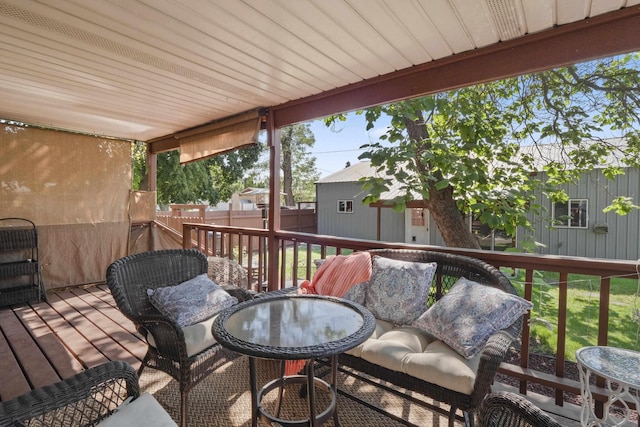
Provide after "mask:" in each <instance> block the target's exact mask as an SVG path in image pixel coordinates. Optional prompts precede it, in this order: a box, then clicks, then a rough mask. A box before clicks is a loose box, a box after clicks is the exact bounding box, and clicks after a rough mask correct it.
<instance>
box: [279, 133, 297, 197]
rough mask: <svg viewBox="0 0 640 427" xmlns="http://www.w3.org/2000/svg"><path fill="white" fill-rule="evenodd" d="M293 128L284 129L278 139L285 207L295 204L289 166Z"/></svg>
mask: <svg viewBox="0 0 640 427" xmlns="http://www.w3.org/2000/svg"><path fill="white" fill-rule="evenodd" d="M292 134H293V127H292V126H289V127H287V128H285V130H284V131H283V132H282V136H281V137H280V143H281V144H282V145H281V147H282V151H281V154H282V191H284V193H285V196H284V200H285V206H295V204H296V202H295V200H294V197H293V173H292V166H291V142H292V139H293V136H292Z"/></svg>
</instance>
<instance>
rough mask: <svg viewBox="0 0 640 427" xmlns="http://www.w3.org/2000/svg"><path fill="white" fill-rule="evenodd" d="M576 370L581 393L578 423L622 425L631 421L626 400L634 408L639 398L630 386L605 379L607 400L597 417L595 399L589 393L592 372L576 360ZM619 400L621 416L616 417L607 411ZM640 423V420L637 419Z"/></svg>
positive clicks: (587, 425)
mask: <svg viewBox="0 0 640 427" xmlns="http://www.w3.org/2000/svg"><path fill="white" fill-rule="evenodd" d="M577 365H578V372H579V373H580V384H581V388H582V391H581V395H582V410H581V412H580V424H581V425H582V426H583V427H593V426H598V427H599V426H603V425H606V426H623V425H628V423H629V422H631V420H630V418H631V413H632V411H631V408H629V405H627V402H626V400H631V401H632V402H633V403H634V404H635V405H636V408H638V407H640V399H638V395H637V394H634V393H632V392H631V391H630V388H629V387H628V386H626V385H622V384H617V386H614V385H613V384H612V381H611V380H609V379H607V380H606V389H607V395H608V398H607V401H606V402H605V404H604V411H603V414H602V417H599V416H598V415H597V414H596V412H595V404H596V399H595V397H594V396H593V394H592V393H591V388H590V387H589V378H590V377H591V375H592V372H591V371H590V370H589V369H588V368H586V367H585V366H583V365H582V364H581V363H580V362H578V364H577ZM616 402H619V403H620V405H622V410H623V413H624V415H623V417H616V416H613V415H611V414H610V413H609V410H610V408H611V405H613V404H614V403H616ZM639 425H640V421H639Z"/></svg>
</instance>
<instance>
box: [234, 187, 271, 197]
mask: <svg viewBox="0 0 640 427" xmlns="http://www.w3.org/2000/svg"><path fill="white" fill-rule="evenodd" d="M238 194H240V195H242V196H249V195H256V194H269V189H268V188H254V187H247V188H245V189H244V190H242V191H241V192H240V193H238Z"/></svg>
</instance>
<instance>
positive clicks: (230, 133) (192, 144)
mask: <svg viewBox="0 0 640 427" xmlns="http://www.w3.org/2000/svg"><path fill="white" fill-rule="evenodd" d="M260 119H261V116H260V112H259V110H256V111H251V112H247V113H243V114H240V115H238V116H234V117H231V118H229V119H225V120H221V121H219V122H215V123H211V124H208V125H204V126H199V127H197V128H194V129H190V130H186V131H184V132H179V133H176V134H175V135H174V138H176V139H177V140H178V141H179V142H180V163H189V162H194V161H196V160H202V159H206V158H207V157H211V156H215V155H216V154H220V153H224V152H225V151H229V150H233V149H236V148H239V147H242V146H244V145H249V144H255V143H257V141H258V132H259V131H260Z"/></svg>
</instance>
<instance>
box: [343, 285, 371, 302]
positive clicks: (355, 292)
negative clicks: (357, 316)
mask: <svg viewBox="0 0 640 427" xmlns="http://www.w3.org/2000/svg"><path fill="white" fill-rule="evenodd" d="M368 286H369V282H362V283H357V284H355V285H353V286H351V287H350V288H349V290H348V291H347V293H346V294H344V295H343V296H342V298H344V299H348V300H349V301H353V302H355V303H358V304H360V305H364V304H365V300H366V298H367V287H368Z"/></svg>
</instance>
